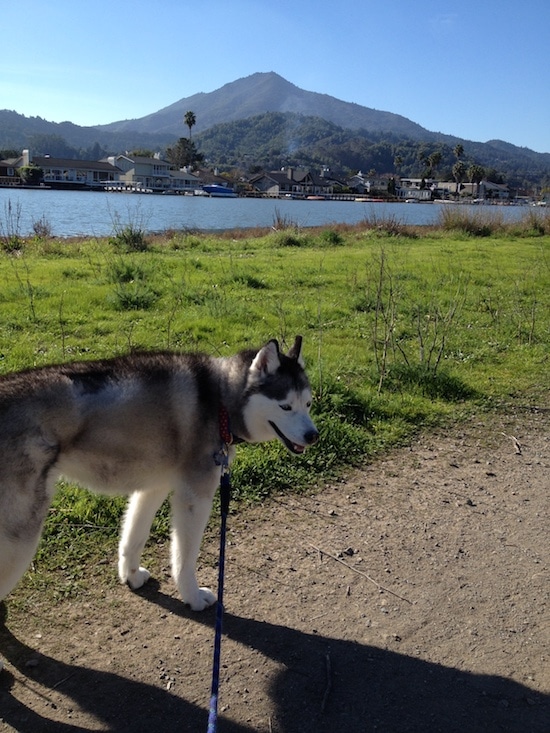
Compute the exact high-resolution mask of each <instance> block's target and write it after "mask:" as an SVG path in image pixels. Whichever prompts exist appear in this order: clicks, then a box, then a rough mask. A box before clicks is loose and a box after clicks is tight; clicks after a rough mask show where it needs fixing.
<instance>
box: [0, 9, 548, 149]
mask: <svg viewBox="0 0 550 733" xmlns="http://www.w3.org/2000/svg"><path fill="white" fill-rule="evenodd" d="M1 16H2V44H1V54H0V109H12V110H15V111H16V112H19V113H21V114H25V115H27V116H40V117H43V118H44V119H47V120H51V121H54V122H62V121H64V120H70V121H71V122H75V123H76V124H79V125H95V124H103V123H107V122H114V121H115V120H121V119H130V118H135V117H142V116H144V115H146V114H149V113H151V112H156V111H157V110H159V109H161V108H162V107H166V106H167V105H169V104H172V103H173V102H176V101H177V100H179V99H181V98H183V97H188V96H190V95H192V94H195V93H197V92H210V91H213V90H215V89H218V88H219V87H221V86H223V85H224V84H226V83H228V82H231V81H234V80H235V79H239V78H241V77H243V76H248V75H249V74H253V73H254V72H256V71H275V72H277V73H278V74H280V75H281V76H283V77H284V78H285V79H287V80H288V81H290V82H292V83H293V84H296V85H297V86H299V87H301V88H302V89H307V90H309V91H315V92H321V93H325V94H329V95H331V96H334V97H337V98H339V99H343V100H345V101H348V102H356V103H358V104H361V105H364V106H366V107H373V108H375V109H379V110H387V111H389V112H395V113H397V114H401V115H404V116H405V117H408V118H409V119H411V120H413V121H414V122H417V123H419V124H420V125H422V126H424V127H426V128H427V129H429V130H433V131H439V132H444V133H448V134H452V135H457V136H459V137H462V138H465V139H469V140H478V141H486V140H489V139H492V138H500V139H502V140H506V141H507V142H511V143H514V144H515V145H520V146H525V147H529V148H532V149H533V150H537V151H538V152H550V87H549V70H550V0H523V1H522V2H517V1H516V2H508V1H507V0H461V1H460V2H442V1H441V0H438V1H434V0H422V2H416V3H415V2H410V1H409V0H393V2H391V3H387V2H381V1H380V0H360V2H351V0H347V1H345V2H335V0H277V2H269V1H268V0H231V1H230V0H48V2H45V0H18V2H3V3H2V13H1Z"/></svg>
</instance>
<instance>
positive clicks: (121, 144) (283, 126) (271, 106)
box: [0, 72, 550, 187]
mask: <svg viewBox="0 0 550 733" xmlns="http://www.w3.org/2000/svg"><path fill="white" fill-rule="evenodd" d="M188 111H192V112H194V114H195V117H196V125H195V126H194V128H193V140H194V142H195V144H196V146H197V148H198V149H199V150H200V151H201V152H202V153H204V154H205V155H206V157H207V159H208V160H209V162H210V163H211V164H212V165H220V166H227V167H230V166H235V165H238V166H244V167H245V168H248V167H252V166H258V165H262V166H265V167H270V166H273V167H277V166H278V165H280V164H285V165H308V166H315V167H320V166H322V165H329V166H331V167H332V168H333V169H340V168H348V169H362V170H363V171H368V170H370V169H371V168H372V169H374V170H376V171H377V172H379V173H382V172H384V173H389V172H397V173H400V174H402V175H409V176H419V175H422V173H423V168H424V169H425V166H424V164H421V163H420V160H421V159H422V158H423V159H424V160H425V159H426V157H427V156H429V155H430V154H431V153H433V152H438V153H441V154H442V161H441V164H440V165H438V171H437V173H438V175H439V176H450V175H452V173H451V170H452V165H453V164H454V162H455V160H456V159H455V157H454V154H453V148H454V147H455V146H456V145H457V144H461V145H462V146H463V147H464V158H463V160H464V162H465V163H467V164H471V163H475V164H478V165H481V166H483V167H484V168H486V169H492V171H493V175H496V176H497V177H498V176H499V175H501V174H502V175H504V176H505V178H506V180H507V182H508V183H510V184H511V185H512V186H518V187H524V186H532V185H537V186H540V185H548V181H549V180H550V153H536V152H534V151H533V150H529V149H528V148H520V147H517V146H515V145H511V144H510V143H506V142H504V141H502V140H491V141H489V142H487V143H481V142H473V141H468V140H463V139H461V138H458V137H454V136H452V135H443V134H442V133H438V132H431V131H429V130H427V129H425V128H423V127H421V126H420V125H418V124H416V123H415V122H413V121H411V120H409V119H407V118H406V117H403V116H401V115H398V114H394V113H391V112H384V111H380V110H375V109H371V108H369V107H362V106H360V105H358V104H355V103H352V102H344V101H341V100H339V99H336V98H334V97H331V96H329V95H327V94H319V93H317V92H309V91H305V90H303V89H300V88H299V87H297V86H295V85H294V84H292V83H290V82H288V81H286V79H283V78H282V77H281V76H279V75H278V74H275V73H274V72H269V73H257V74H252V75H251V76H248V77H245V78H243V79H237V80H236V81H233V82H230V83H229V84H225V85H224V86H223V87H221V88H220V89H217V90H215V91H213V92H209V93H200V94H195V95H193V96H190V97H185V98H183V99H180V100H179V101H178V102H175V103H174V104H171V105H169V106H168V107H165V108H164V109H161V110H159V111H158V112H154V113H152V114H149V115H146V116H145V117H141V118H139V119H135V120H122V121H119V122H112V123H110V124H108V125H99V126H96V127H79V126H78V125H74V124H73V123H71V122H62V123H54V122H48V121H47V120H44V119H42V118H41V117H30V118H28V117H25V116H23V115H19V114H17V113H16V112H13V111H10V110H0V149H4V150H8V149H14V150H21V149H23V148H30V149H31V151H32V152H33V153H34V154H37V155H40V154H41V155H46V154H50V155H52V156H54V157H68V158H70V157H72V158H82V159H91V160H97V159H99V158H101V157H105V156H106V155H108V154H113V153H119V152H123V151H125V150H136V149H147V150H154V151H161V152H163V151H164V150H165V149H166V148H167V147H168V146H170V145H173V144H174V142H175V141H176V140H177V139H178V138H180V137H186V136H187V134H188V131H187V127H186V125H185V123H184V116H185V113H186V112H188ZM396 158H399V160H400V161H401V164H400V165H399V167H398V168H396V167H395V163H394V161H395V160H396Z"/></svg>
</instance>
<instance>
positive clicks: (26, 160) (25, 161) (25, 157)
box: [21, 148, 31, 165]
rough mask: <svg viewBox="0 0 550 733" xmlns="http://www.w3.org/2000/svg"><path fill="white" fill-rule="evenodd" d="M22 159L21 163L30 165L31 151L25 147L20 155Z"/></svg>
mask: <svg viewBox="0 0 550 733" xmlns="http://www.w3.org/2000/svg"><path fill="white" fill-rule="evenodd" d="M21 159H22V165H30V164H31V151H30V150H28V149H27V148H25V150H23V153H22V155H21Z"/></svg>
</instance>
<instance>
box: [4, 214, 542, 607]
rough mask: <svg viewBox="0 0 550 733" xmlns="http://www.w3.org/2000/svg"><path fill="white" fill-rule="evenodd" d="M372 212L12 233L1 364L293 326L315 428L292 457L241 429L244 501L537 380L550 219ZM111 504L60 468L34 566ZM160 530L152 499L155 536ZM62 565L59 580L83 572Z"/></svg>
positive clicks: (84, 532)
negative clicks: (425, 225) (59, 237)
mask: <svg viewBox="0 0 550 733" xmlns="http://www.w3.org/2000/svg"><path fill="white" fill-rule="evenodd" d="M382 224H383V222H377V225H376V227H372V226H368V225H367V223H365V225H364V226H360V227H357V228H355V229H353V230H342V229H338V230H337V229H336V228H335V229H334V231H333V230H331V229H327V228H326V227H325V228H324V229H323V230H320V231H314V230H312V231H308V232H303V231H300V232H298V231H295V230H294V229H292V228H290V229H289V230H288V231H286V230H284V231H278V232H273V233H271V234H268V235H262V236H260V235H258V236H254V237H253V236H250V237H246V236H242V235H241V236H235V237H228V236H221V235H220V236H217V237H216V236H208V235H201V234H196V233H194V234H184V233H183V234H178V233H175V234H171V235H166V236H165V237H156V238H152V239H151V240H150V241H148V242H147V247H146V248H144V249H143V251H140V249H139V248H138V249H137V250H136V249H131V248H128V249H129V250H130V251H125V250H124V248H121V246H120V243H119V242H115V241H113V239H111V240H90V241H78V242H76V241H75V242H63V241H56V240H47V241H44V240H35V241H26V242H24V244H23V245H22V247H21V248H20V249H19V250H18V251H17V252H11V251H7V252H4V253H2V254H0V325H1V328H0V372H2V373H6V372H9V371H13V370H17V369H21V368H25V367H30V366H35V365H40V364H46V363H53V362H61V361H67V360H74V359H92V358H99V357H106V356H111V355H114V354H119V353H122V352H125V351H127V350H128V349H131V348H148V349H164V348H170V349H179V350H197V349H198V350H204V351H208V352H210V353H213V354H216V355H225V354H230V353H233V352H234V351H235V350H237V349H240V348H243V347H248V346H251V345H254V346H259V345H261V344H262V343H263V342H265V341H266V340H268V339H270V338H272V337H276V338H278V339H279V340H280V341H281V342H283V343H285V344H287V345H290V344H291V343H292V342H293V337H294V335H295V334H297V333H301V334H302V335H303V336H304V349H305V356H306V359H307V362H308V371H309V374H310V377H311V381H312V384H313V388H314V392H315V401H314V407H313V413H314V415H315V420H316V422H317V423H318V426H319V428H320V431H321V436H322V439H321V441H320V444H319V445H318V446H316V447H315V448H313V449H311V450H310V451H308V452H307V454H306V455H305V456H304V457H301V458H295V457H292V456H289V455H288V454H287V453H286V452H285V451H284V449H283V448H282V447H281V446H280V445H279V444H275V443H274V444H270V445H265V446H255V447H251V446H243V447H239V449H238V460H237V461H236V463H235V467H234V473H233V485H234V493H235V496H236V498H237V499H238V500H240V501H241V502H249V501H256V500H258V499H261V498H263V497H265V496H268V495H269V494H270V493H272V492H277V491H297V490H303V489H306V488H310V487H311V486H312V485H314V484H316V483H322V481H324V480H326V479H328V478H330V477H331V476H334V475H336V474H337V473H338V472H339V471H341V470H342V469H343V468H345V467H348V466H352V465H356V464H359V463H360V462H364V461H366V460H369V458H371V457H372V456H374V455H375V454H377V453H379V452H381V451H384V450H387V449H389V448H390V447H392V446H395V445H397V444H400V443H402V442H404V441H406V440H407V439H409V438H410V436H411V435H412V434H413V432H415V431H417V430H419V429H421V428H423V427H426V426H431V425H436V424H441V423H442V422H444V421H446V420H449V419H455V418H456V417H457V416H460V415H461V414H466V413H468V412H469V411H471V410H472V409H473V408H477V409H479V407H480V406H483V405H488V404H497V403H504V402H506V401H507V400H509V399H510V396H522V395H529V398H530V399H541V398H544V396H546V395H547V390H548V384H549V381H550V380H549V377H550V369H549V343H550V236H549V235H548V234H544V233H542V234H541V232H540V231H534V232H533V231H532V229H533V224H532V222H531V224H530V226H529V227H527V228H524V229H521V227H517V229H516V231H514V232H510V231H500V230H499V231H497V232H496V233H495V232H493V233H487V232H486V231H485V229H483V227H482V228H481V229H482V233H483V236H482V237H476V236H472V233H471V232H470V233H469V234H465V231H464V230H460V231H459V230H451V231H444V230H439V231H432V230H426V231H424V232H421V233H418V232H416V233H415V236H411V233H410V232H408V233H407V232H401V231H400V230H397V231H396V229H395V227H393V226H392V227H387V228H384V226H382ZM331 232H332V233H331ZM123 506H124V501H123V500H113V499H105V498H102V497H96V496H93V495H91V494H88V493H87V492H84V491H82V490H81V489H77V488H75V487H72V486H66V485H64V486H63V487H62V488H61V491H60V492H59V493H58V495H57V497H56V500H55V503H54V506H53V507H52V510H51V512H50V516H49V519H48V523H47V530H46V536H45V539H44V541H43V543H42V545H41V549H40V552H39V555H38V557H37V567H41V564H42V565H45V566H47V567H49V568H52V567H60V568H65V567H68V566H69V564H70V561H72V560H73V559H75V558H76V557H78V558H80V559H79V562H80V563H82V562H86V561H85V560H82V557H84V553H83V551H82V546H83V544H84V542H83V538H84V536H85V537H86V546H87V547H88V550H87V552H88V553H89V557H94V558H95V557H98V556H100V555H101V553H103V552H104V551H105V543H106V544H107V546H109V547H110V546H111V545H114V543H115V542H116V533H117V530H116V527H117V524H118V522H119V520H120V515H121V513H122V511H123ZM167 532H168V517H167V511H166V509H164V510H163V512H161V514H160V515H159V517H158V519H157V521H156V524H155V526H154V532H153V538H154V539H157V540H163V539H164V538H165V537H166V536H167ZM94 538H96V539H97V542H94V541H93V540H94ZM100 548H103V549H101V550H100ZM73 556H74V557H73ZM75 572H77V571H75ZM71 577H72V580H71V582H70V583H69V590H68V591H67V593H70V592H72V591H71V589H78V588H79V582H78V578H77V577H76V576H75V577H73V576H71ZM33 582H36V578H35V580H34V581H33ZM64 592H65V591H63V590H60V593H62V594H63V593H64Z"/></svg>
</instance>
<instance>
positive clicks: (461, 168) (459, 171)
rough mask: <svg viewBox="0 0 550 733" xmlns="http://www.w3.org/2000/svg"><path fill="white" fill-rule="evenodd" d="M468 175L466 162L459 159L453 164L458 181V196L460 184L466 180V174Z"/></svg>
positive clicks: (457, 194) (454, 174) (455, 177)
mask: <svg viewBox="0 0 550 733" xmlns="http://www.w3.org/2000/svg"><path fill="white" fill-rule="evenodd" d="M465 175H466V166H465V165H464V163H463V162H462V161H461V160H459V161H457V162H456V163H455V164H454V165H453V176H454V179H455V181H456V197H457V198H458V196H459V193H460V184H461V183H462V181H463V180H464V176H465Z"/></svg>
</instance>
